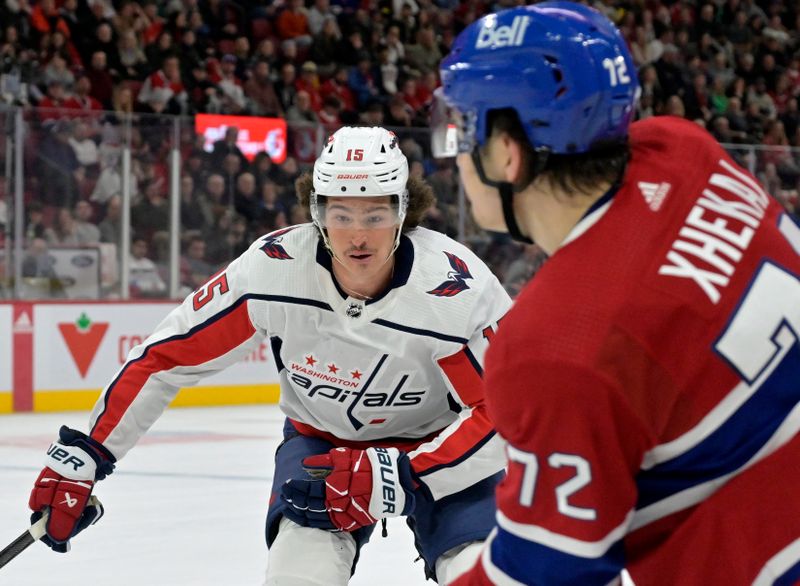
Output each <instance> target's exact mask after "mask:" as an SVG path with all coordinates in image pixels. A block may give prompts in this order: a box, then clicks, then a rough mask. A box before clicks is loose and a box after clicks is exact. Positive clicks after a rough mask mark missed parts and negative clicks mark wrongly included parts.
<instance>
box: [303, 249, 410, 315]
mask: <svg viewBox="0 0 800 586" xmlns="http://www.w3.org/2000/svg"><path fill="white" fill-rule="evenodd" d="M317 264H319V265H321V266H323V267H324V268H325V269H327V271H328V273H330V275H331V280H332V281H333V284H334V285H336V290H337V291H338V292H339V295H341V296H342V299H347V293H345V292H344V289H342V287H341V285H339V281H337V280H336V276H335V275H334V274H333V258H332V257H331V253H330V252H328V249H327V248H325V245H324V244H323V242H322V239H321V238H320V239H319V240H318V241H317ZM413 265H414V245H413V244H411V239H410V238H409V237H408V236H406V235H405V234H401V235H400V244H399V245H398V247H397V250H395V251H394V274H393V275H392V280H391V282H390V283H389V286H388V287H387V288H386V289H384V290H383V291H382V292H381V293H379V294H378V295H376V296H375V297H373V298H372V299H369V300H367V301H366V302H365V305H370V304H372V303H375V302H377V301H380V300H381V299H383V298H384V297H386V295H388V294H389V292H390V291H391V290H392V289H397V288H398V287H402V286H403V285H405V284H406V283H407V282H408V277H409V275H410V274H411V267H412V266H413Z"/></svg>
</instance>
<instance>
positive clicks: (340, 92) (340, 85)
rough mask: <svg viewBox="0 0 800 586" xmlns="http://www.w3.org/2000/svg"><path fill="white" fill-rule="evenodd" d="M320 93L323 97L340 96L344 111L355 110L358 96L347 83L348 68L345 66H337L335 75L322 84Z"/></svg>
mask: <svg viewBox="0 0 800 586" xmlns="http://www.w3.org/2000/svg"><path fill="white" fill-rule="evenodd" d="M320 94H321V95H322V98H323V99H325V98H326V97H328V96H335V97H336V98H338V99H339V101H340V102H341V104H342V109H343V110H344V111H347V112H353V111H355V109H356V98H355V96H354V95H353V92H352V90H351V89H350V86H349V85H347V69H346V68H345V67H337V68H336V71H334V73H333V76H332V77H331V78H330V79H328V80H327V81H326V82H325V83H323V84H322V87H321V88H320Z"/></svg>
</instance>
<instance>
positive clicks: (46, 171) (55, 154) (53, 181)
mask: <svg viewBox="0 0 800 586" xmlns="http://www.w3.org/2000/svg"><path fill="white" fill-rule="evenodd" d="M70 134H71V133H70V124H69V123H68V122H67V121H66V120H59V121H57V122H54V123H53V124H52V125H51V126H50V133H49V136H46V137H45V139H44V140H42V141H41V146H40V148H39V149H38V150H37V153H36V154H37V157H38V179H39V187H40V190H41V195H42V198H43V201H44V203H46V204H47V205H50V206H56V207H64V206H69V207H71V206H72V205H74V203H75V201H76V200H77V199H78V193H79V191H78V190H79V188H80V187H81V186H82V185H83V180H84V169H83V167H81V164H80V162H79V161H78V157H77V156H76V155H75V151H74V150H73V149H72V147H71V146H70V144H69V138H70Z"/></svg>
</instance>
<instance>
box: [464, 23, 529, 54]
mask: <svg viewBox="0 0 800 586" xmlns="http://www.w3.org/2000/svg"><path fill="white" fill-rule="evenodd" d="M530 21H531V18H530V16H515V17H514V20H513V21H512V22H511V26H498V27H495V26H494V23H495V22H496V20H487V21H486V23H485V24H484V25H483V28H481V30H480V32H479V33H478V40H477V41H476V42H475V48H476V49H499V48H500V47H519V46H520V45H522V41H523V40H524V39H525V29H526V28H528V25H529V24H530Z"/></svg>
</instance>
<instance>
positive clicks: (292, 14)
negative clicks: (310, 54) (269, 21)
mask: <svg viewBox="0 0 800 586" xmlns="http://www.w3.org/2000/svg"><path fill="white" fill-rule="evenodd" d="M275 30H276V32H277V33H278V37H280V39H281V40H282V41H286V40H288V39H292V40H294V41H295V43H297V44H298V45H300V46H308V45H310V44H311V30H310V29H309V26H308V16H307V14H306V8H305V6H304V5H303V0H288V2H287V3H286V6H285V7H284V9H283V10H282V11H281V13H280V14H279V15H278V18H277V20H276V21H275Z"/></svg>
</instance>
